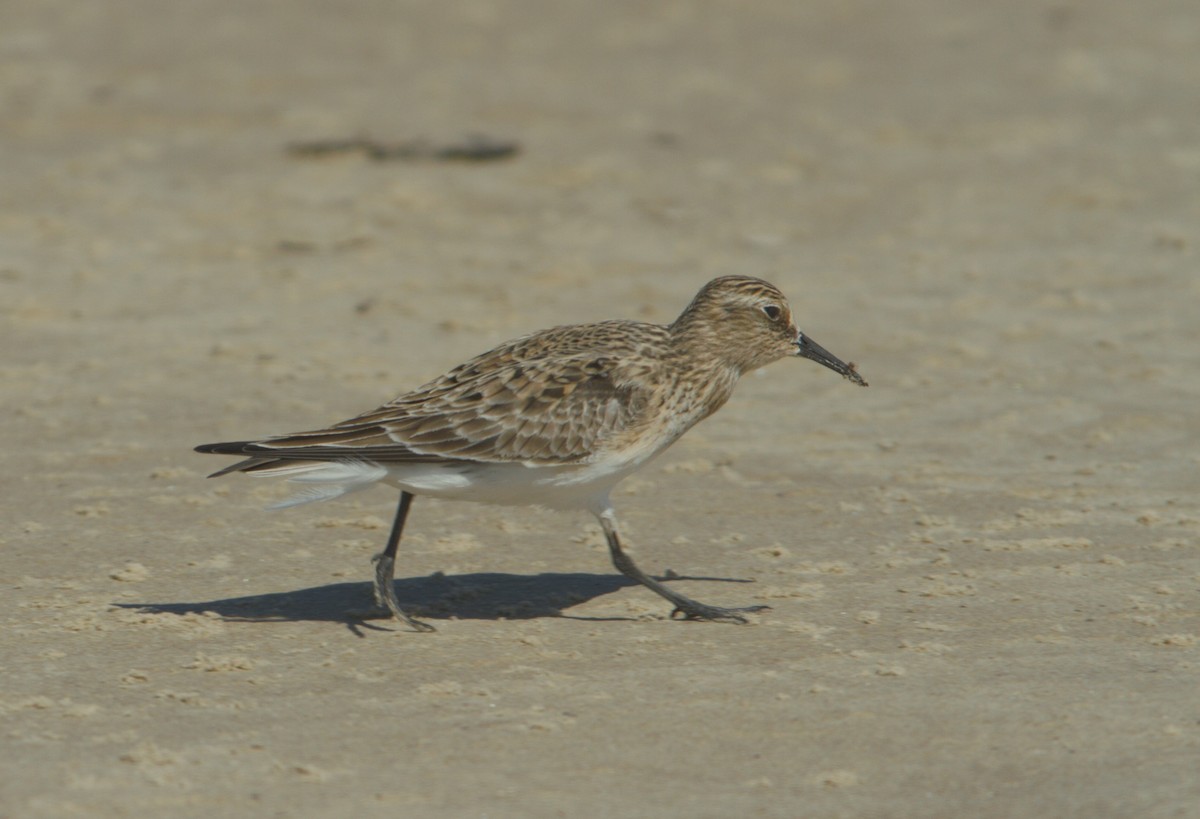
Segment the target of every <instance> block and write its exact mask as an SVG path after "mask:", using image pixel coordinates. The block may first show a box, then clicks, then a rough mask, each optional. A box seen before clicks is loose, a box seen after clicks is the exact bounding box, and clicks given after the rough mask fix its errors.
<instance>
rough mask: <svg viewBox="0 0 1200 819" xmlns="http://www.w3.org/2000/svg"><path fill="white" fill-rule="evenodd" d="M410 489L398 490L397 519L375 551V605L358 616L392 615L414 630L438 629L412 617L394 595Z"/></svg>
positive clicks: (410, 494) (409, 501)
mask: <svg viewBox="0 0 1200 819" xmlns="http://www.w3.org/2000/svg"><path fill="white" fill-rule="evenodd" d="M412 500H413V496H412V493H411V492H401V493H400V503H399V505H397V506H396V519H395V520H393V521H392V532H391V534H389V535H388V540H387V546H385V547H384V549H383V551H382V552H380V553H379V554H377V555H375V557H374V558H373V560H374V562H375V608H374V609H373V610H372V611H368V612H362V613H361V614H359V615H358V616H360V617H363V618H364V619H367V618H375V617H384V618H389V617H394V618H395V619H397V620H403V621H404V622H405V623H407V624H408V625H409V627H411V628H412V629H413V630H414V631H437V629H435V628H434V627H433V626H431V625H429V624H428V623H422V622H421V621H420V620H414V619H413V618H411V617H409V616H408V615H407V614H405V613H404V610H403V609H401V608H400V601H399V600H397V599H396V585H395V579H396V549H397V548H398V547H399V546H400V535H401V534H403V532H404V521H405V520H406V519H407V518H408V508H409V507H410V506H412Z"/></svg>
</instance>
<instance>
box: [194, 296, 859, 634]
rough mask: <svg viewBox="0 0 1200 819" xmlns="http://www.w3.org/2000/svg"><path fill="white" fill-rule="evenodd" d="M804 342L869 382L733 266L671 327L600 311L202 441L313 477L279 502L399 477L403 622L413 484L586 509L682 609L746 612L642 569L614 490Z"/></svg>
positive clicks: (252, 466) (631, 569) (251, 461)
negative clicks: (399, 380) (287, 425)
mask: <svg viewBox="0 0 1200 819" xmlns="http://www.w3.org/2000/svg"><path fill="white" fill-rule="evenodd" d="M796 355H799V356H803V357H808V358H812V359H814V360H816V361H818V362H819V363H822V364H824V365H825V366H828V367H830V368H831V369H834V370H835V371H837V372H839V373H841V374H842V375H844V376H845V377H846V378H849V379H850V380H852V381H855V382H856V383H859V384H861V385H863V386H865V385H866V382H864V381H863V380H862V378H861V377H860V376H859V375H858V374H857V372H856V371H855V369H854V366H853V365H846V364H843V363H842V362H841V361H839V360H838V359H837V358H835V357H834V356H832V355H830V354H829V353H828V352H826V351H825V350H823V349H822V348H821V347H819V346H818V345H816V344H815V343H813V342H812V341H811V340H809V339H807V337H805V336H804V335H803V334H801V333H800V332H799V331H798V330H797V328H796V326H795V324H794V322H793V321H792V314H791V309H790V307H789V306H788V304H787V300H786V299H785V298H784V296H783V294H782V293H781V292H779V290H778V289H777V288H775V286H774V285H771V284H769V283H768V282H765V281H763V280H761V279H755V278H751V277H747V276H725V277H722V278H718V279H714V280H712V281H711V282H709V283H708V284H707V285H705V286H704V288H702V289H701V290H700V292H699V293H698V294H697V295H696V297H695V298H694V299H693V300H692V302H691V304H690V305H688V307H687V309H686V310H684V312H683V313H682V314H681V315H680V316H679V318H678V319H676V320H675V322H673V323H672V324H670V325H667V326H662V325H655V324H645V323H641V322H633V321H604V322H599V323H596V324H582V325H571V326H563V327H555V328H552V329H549V330H542V331H540V332H537V333H533V334H531V335H528V336H524V337H522V338H519V339H515V340H514V341H510V342H508V343H506V344H502V345H500V346H499V347H496V348H495V349H493V350H489V351H488V352H486V353H483V354H482V355H479V356H476V357H475V358H473V359H471V360H470V361H467V362H465V363H463V364H461V365H459V366H458V367H455V368H454V369H453V370H450V371H449V372H448V373H446V374H445V375H443V376H441V377H440V378H437V379H435V380H433V381H431V382H429V383H428V384H425V385H423V386H422V387H419V388H418V389H416V390H413V391H411V392H408V393H405V394H403V395H401V396H399V397H397V398H395V399H394V400H392V401H389V402H388V403H386V404H384V405H383V406H382V407H380V408H378V409H375V410H372V411H370V412H367V413H364V414H362V415H359V416H356V417H354V418H351V419H349V420H346V421H343V422H341V423H338V424H334V425H333V426H331V427H327V428H325V429H320V430H314V431H311V432H300V433H293V434H290V435H284V436H279V437H274V438H266V439H262V440H259V441H237V442H230V443H221V444H207V445H204V446H201V447H197V450H198V451H201V452H211V453H218V454H230V455H234V454H236V455H244V456H247V457H246V459H245V460H243V461H240V462H238V463H236V464H233V465H232V466H229V467H226V468H225V469H222V470H221V471H219V472H217V473H214V477H215V476H217V475H224V474H227V473H230V472H246V473H249V474H252V475H257V476H267V475H279V476H284V477H288V478H289V479H291V480H293V481H297V482H301V483H306V484H308V487H309V488H308V489H307V490H306V491H305V492H302V493H301V494H300V495H298V496H297V497H296V498H294V499H292V500H290V501H285V502H284V503H283V504H280V505H281V506H285V505H293V504H295V503H304V502H307V501H311V500H324V499H327V498H331V497H336V496H338V495H341V494H344V493H345V492H348V491H352V490H354V489H358V488H362V487H364V486H369V485H372V484H374V483H376V482H384V483H387V484H390V485H393V486H396V487H398V488H400V489H401V490H402V503H401V511H400V512H399V513H398V515H397V525H396V526H395V527H393V537H392V539H390V540H389V545H388V551H386V552H385V553H384V555H382V556H381V557H382V558H383V559H384V560H387V561H388V562H387V567H386V568H387V570H388V572H387V573H388V577H387V578H386V581H387V582H386V588H381V585H383V584H382V579H381V577H380V572H378V571H377V577H376V581H377V582H376V598H377V602H378V603H379V604H380V605H381V606H383V607H385V608H386V609H388V610H389V611H390V613H391V614H392V615H393V616H396V617H400V618H402V619H404V620H405V621H407V622H409V623H410V625H414V626H421V627H424V628H428V627H427V626H425V624H420V623H418V622H417V621H414V620H412V619H411V618H409V617H408V616H407V615H405V614H404V613H403V612H402V611H400V609H399V608H398V606H397V605H396V604H395V600H394V592H393V591H392V589H391V579H390V571H391V562H390V559H391V558H394V552H395V542H394V541H398V539H399V529H400V528H401V527H402V526H403V522H404V515H405V514H406V513H407V508H408V503H409V502H411V495H413V494H429V495H436V496H442V497H449V498H458V499H464V500H478V501H485V502H493V503H516V504H527V503H536V504H541V505H545V506H550V507H554V508H586V509H588V510H589V511H591V512H593V513H594V514H595V515H596V516H597V517H598V518H599V519H600V521H601V524H602V525H603V526H604V528H605V533H606V535H607V536H608V539H609V545H610V547H611V548H612V551H613V559H614V562H615V563H617V565H618V568H621V570H622V571H623V572H625V573H626V574H629V575H630V576H633V577H635V579H638V580H639V582H642V583H644V584H645V585H648V586H650V587H651V588H652V589H654V590H655V591H657V592H658V593H660V594H663V596H665V597H667V599H669V600H671V601H672V602H674V603H675V604H676V610H677V611H679V612H682V613H683V614H684V615H685V616H688V617H694V618H698V619H727V620H742V619H743V618H742V617H741V615H740V614H738V613H737V611H740V610H729V609H718V608H716V607H710V606H704V605H703V604H699V603H695V601H691V600H689V599H688V598H685V597H682V595H678V594H676V593H674V592H671V591H669V590H667V589H666V588H665V587H663V586H661V584H659V583H657V581H653V580H651V579H650V578H647V577H646V576H645V575H642V574H641V572H640V570H638V569H637V568H636V567H635V566H633V565H632V562H631V561H628V556H627V555H625V554H624V553H623V552H622V551H621V549H620V545H619V537H618V535H617V533H616V517H615V514H614V513H613V511H612V507H611V505H610V504H609V501H608V495H609V492H610V491H611V489H612V487H613V486H614V485H616V483H617V482H619V481H620V480H621V479H622V478H624V477H626V476H627V475H629V474H630V473H631V472H633V471H635V470H636V469H638V468H639V467H641V466H642V465H643V464H645V462H646V461H647V460H649V459H650V458H652V457H654V456H655V455H657V454H658V453H660V452H662V451H663V450H664V449H666V448H667V447H668V446H670V445H671V444H672V443H674V442H675V441H676V440H677V439H678V438H679V436H681V435H683V433H685V432H686V431H687V430H688V429H690V428H691V427H692V426H694V425H695V424H696V423H698V422H699V421H702V420H703V419H704V418H707V417H708V416H709V415H711V414H712V413H713V412H715V411H716V410H718V409H719V408H720V407H721V406H722V405H723V404H724V403H725V402H726V401H727V400H728V399H729V397H730V395H731V394H732V392H733V389H734V386H735V385H736V383H737V381H738V378H739V377H740V376H741V375H742V374H743V373H745V372H747V371H749V370H752V369H757V368H758V367H762V366H764V365H766V364H769V363H771V362H773V361H776V360H778V359H780V358H785V357H788V356H796ZM623 563H627V564H628V565H623ZM635 573H636V574H635ZM389 593H390V595H389Z"/></svg>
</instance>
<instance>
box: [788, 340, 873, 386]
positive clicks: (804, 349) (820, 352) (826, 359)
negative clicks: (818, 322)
mask: <svg viewBox="0 0 1200 819" xmlns="http://www.w3.org/2000/svg"><path fill="white" fill-rule="evenodd" d="M796 355H797V356H799V357H800V358H807V359H811V360H812V361H815V362H817V363H818V364H822V365H824V366H826V367H828V368H829V369H831V370H833V371H834V372H835V373H838V374H839V375H841V376H842V377H843V378H846V379H847V380H849V381H853V382H854V383H855V384H858V385H859V386H860V387H865V386H867V382H866V381H864V380H863V377H862V376H861V375H859V374H858V369H857V368H856V367H855V366H854V362H853V361H851V362H850V363H849V364H847V363H846V362H844V361H842V360H841V359H840V358H838V357H837V356H836V355H834V354H833V353H831V352H829V351H828V350H826V349H825V348H824V347H822V346H821V345H820V344H818V343H817V342H815V341H813V340H812V339H811V338H809V337H808V336H806V335H804V333H797V334H796Z"/></svg>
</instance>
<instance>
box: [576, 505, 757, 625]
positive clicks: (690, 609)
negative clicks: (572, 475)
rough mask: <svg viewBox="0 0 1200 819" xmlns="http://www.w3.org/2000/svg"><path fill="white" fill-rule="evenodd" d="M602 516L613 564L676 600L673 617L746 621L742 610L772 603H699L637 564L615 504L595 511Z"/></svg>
mask: <svg viewBox="0 0 1200 819" xmlns="http://www.w3.org/2000/svg"><path fill="white" fill-rule="evenodd" d="M596 517H598V518H599V519H600V525H601V526H602V527H603V528H604V536H605V538H607V539H608V551H609V553H610V554H611V555H612V562H613V565H614V566H616V567H617V569H618V570H619V571H620V572H621V574H623V575H625V576H626V577H628V578H630V579H632V580H636V581H637V582H639V583H641V584H642V585H643V586H645V587H646V588H648V589H650V591H652V592H654V593H655V594H657V595H659V596H661V597H665V598H666V599H667V600H669V601H670V602H672V603H674V604H675V610H674V611H672V612H671V617H675V615H677V614H681V615H683V619H685V620H721V621H725V622H729V623H745V622H746V618H745V617H743V616H742V613H743V612H755V611H765V610H767V609H769V608H771V607H770V606H746V607H744V608H737V609H726V608H721V607H720V606H707V605H705V604H704V603H698V602H697V601H695V600H693V599H691V598H690V597H684V596H683V595H682V594H679V593H678V592H675V591H672V590H671V589H668V588H667V587H666V586H664V585H663V584H662V583H659V582H658V581H657V580H655V579H654V578H652V577H650V576H649V575H647V574H646V573H645V572H643V571H642V570H641V569H639V568H638V567H637V564H635V563H634V562H633V558H631V557H630V556H629V555H627V554H626V553H625V551H624V550H623V549H621V537H620V535H619V534H617V516H616V513H614V512H613V510H612V508H611V507H610V508H608V509H605V510H604V511H603V512H600V513H599V514H597V515H596Z"/></svg>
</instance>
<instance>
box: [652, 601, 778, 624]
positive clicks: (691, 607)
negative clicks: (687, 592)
mask: <svg viewBox="0 0 1200 819" xmlns="http://www.w3.org/2000/svg"><path fill="white" fill-rule="evenodd" d="M770 608H771V607H770V606H743V607H741V608H733V609H727V608H722V607H721V606H706V605H704V604H703V603H688V604H687V605H679V606H676V607H675V609H674V611H672V612H671V619H672V620H675V619H682V620H712V621H714V622H718V623H748V622H750V621H749V620H747V619H746V618H745V617H743V616H742V614H743V613H746V614H752V613H754V612H759V611H768V610H769V609H770Z"/></svg>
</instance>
